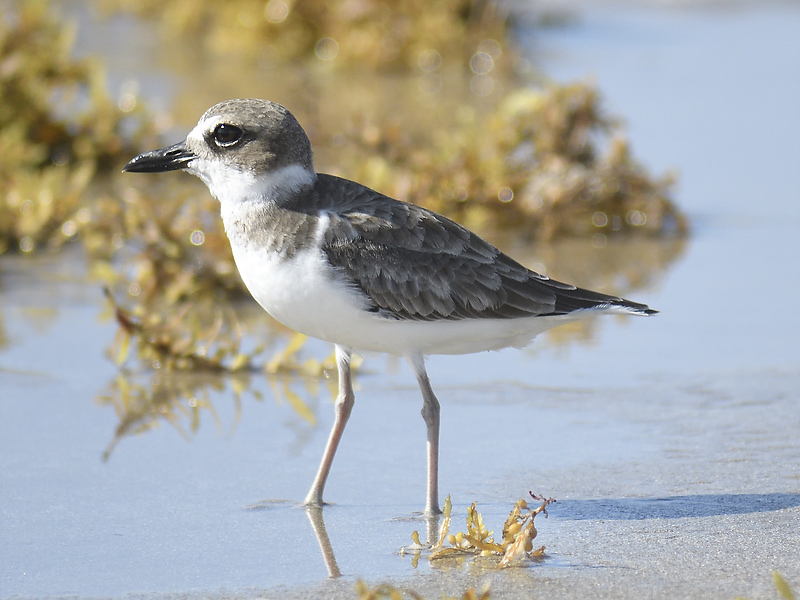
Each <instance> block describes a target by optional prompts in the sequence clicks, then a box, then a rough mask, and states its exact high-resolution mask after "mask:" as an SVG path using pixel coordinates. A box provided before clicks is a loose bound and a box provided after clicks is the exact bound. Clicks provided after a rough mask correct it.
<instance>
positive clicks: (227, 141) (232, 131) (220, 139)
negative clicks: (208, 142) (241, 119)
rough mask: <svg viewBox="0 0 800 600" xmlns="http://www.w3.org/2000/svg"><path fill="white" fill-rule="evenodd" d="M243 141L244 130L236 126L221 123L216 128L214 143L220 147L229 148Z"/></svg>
mask: <svg viewBox="0 0 800 600" xmlns="http://www.w3.org/2000/svg"><path fill="white" fill-rule="evenodd" d="M241 139H242V130H241V129H239V128H238V127H236V125H229V124H227V123H220V124H219V125H217V126H216V127H215V128H214V141H215V142H216V143H217V145H218V146H221V147H223V148H227V147H229V146H233V145H234V144H235V143H236V142H238V141H239V140H241Z"/></svg>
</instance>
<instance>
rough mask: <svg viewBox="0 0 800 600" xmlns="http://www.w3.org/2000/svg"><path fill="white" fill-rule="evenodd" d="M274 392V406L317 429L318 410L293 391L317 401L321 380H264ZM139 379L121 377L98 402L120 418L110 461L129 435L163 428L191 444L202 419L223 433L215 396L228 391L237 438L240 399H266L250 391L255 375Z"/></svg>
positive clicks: (157, 374)
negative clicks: (162, 425)
mask: <svg viewBox="0 0 800 600" xmlns="http://www.w3.org/2000/svg"><path fill="white" fill-rule="evenodd" d="M265 377H266V378H267V381H268V382H269V385H270V388H271V390H272V392H273V397H274V399H275V402H276V403H278V404H280V403H281V402H282V401H283V400H286V401H287V402H288V404H289V405H290V406H291V407H292V409H293V410H294V411H295V413H297V415H298V416H299V417H301V418H302V420H303V421H304V422H306V423H308V424H309V425H310V426H311V427H313V426H314V425H315V424H316V417H315V409H314V408H312V407H310V406H309V405H308V403H307V402H305V401H304V400H303V399H302V397H301V395H300V394H298V393H297V392H296V391H295V390H293V389H292V387H291V386H292V385H293V384H296V383H301V384H303V387H304V389H305V392H306V395H307V397H309V398H318V397H319V393H320V382H321V381H327V380H324V379H323V380H320V379H319V378H307V377H305V378H304V377H288V376H281V375H265ZM139 379H140V377H139V376H136V375H133V374H130V373H123V374H121V375H119V376H118V377H117V378H116V379H115V380H114V381H113V382H112V383H111V384H110V385H109V388H108V390H107V391H106V392H105V393H104V394H102V395H100V396H99V397H98V401H99V402H100V404H102V405H110V406H112V407H113V408H114V411H115V412H116V414H117V417H118V418H119V424H118V425H117V428H116V430H115V432H114V438H113V439H112V441H111V443H110V444H109V446H108V448H106V450H105V452H104V453H103V460H108V458H109V457H110V456H111V453H112V452H113V451H114V449H115V448H116V446H117V444H118V443H119V442H120V441H121V440H122V439H123V438H125V437H127V436H129V435H138V434H142V433H144V432H147V431H150V430H151V429H154V428H155V427H157V426H158V425H159V424H160V423H161V422H166V423H168V424H169V425H171V426H172V427H173V428H174V429H175V430H176V431H177V432H178V433H179V434H180V435H181V437H183V438H184V439H187V440H188V439H189V438H190V437H191V436H192V435H194V434H195V433H197V431H198V430H199V428H200V424H201V420H202V417H203V415H204V414H205V415H206V418H210V419H211V420H212V421H213V422H214V424H215V426H216V428H217V429H218V430H221V429H222V428H223V424H222V421H221V419H220V416H219V414H218V412H217V410H216V408H215V406H214V401H213V400H212V394H213V393H215V392H216V393H223V392H225V391H226V389H227V388H228V384H229V385H230V388H231V391H232V393H230V392H229V393H228V394H226V396H229V397H230V398H231V400H232V401H233V403H234V417H233V420H232V423H231V424H230V431H231V432H233V431H235V429H236V426H237V425H238V423H239V421H240V419H241V415H242V397H243V396H244V395H245V394H249V395H251V396H252V397H253V398H254V399H255V400H257V401H262V400H263V395H262V393H261V392H260V391H259V390H258V389H255V388H254V387H253V385H252V373H246V372H237V373H234V374H218V373H203V372H194V371H188V372H187V371H173V372H162V371H155V372H153V373H152V375H151V376H150V377H149V378H147V380H146V381H145V382H140V381H139Z"/></svg>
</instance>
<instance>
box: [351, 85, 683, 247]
mask: <svg viewBox="0 0 800 600" xmlns="http://www.w3.org/2000/svg"><path fill="white" fill-rule="evenodd" d="M460 113H461V115H462V118H461V119H460V120H459V121H458V123H457V124H456V125H455V126H454V127H450V126H447V127H441V128H439V129H435V130H434V131H433V133H432V134H430V140H429V141H428V142H427V143H420V141H419V140H415V139H413V137H412V136H410V135H408V134H406V133H404V131H405V129H404V128H403V127H401V126H399V125H398V124H397V123H388V124H384V125H383V126H380V125H379V126H361V127H354V128H351V129H350V131H349V132H348V139H349V141H350V142H351V145H352V147H353V148H354V149H355V151H354V152H349V153H341V154H340V156H343V158H342V159H341V160H342V161H343V164H341V165H338V166H337V167H338V169H339V170H341V171H343V172H345V173H347V174H348V175H353V176H354V177H353V178H354V179H357V180H359V181H362V182H364V183H365V184H367V185H370V186H372V187H377V188H378V189H381V190H383V191H385V192H387V193H388V194H389V195H395V196H396V197H405V199H407V200H409V201H411V202H414V203H416V204H421V205H424V206H427V207H429V208H431V209H433V210H436V211H438V212H443V213H447V214H448V215H449V216H451V217H452V218H454V219H456V220H458V221H460V222H462V223H464V224H465V225H466V226H467V227H470V228H478V229H482V230H487V229H489V230H491V229H495V230H499V229H512V230H514V231H518V232H519V231H521V232H524V233H526V234H527V235H529V236H531V237H533V238H535V239H537V240H540V241H548V240H552V239H555V238H563V237H570V236H574V237H587V236H588V237H591V236H592V235H594V234H598V233H599V234H601V235H607V236H614V235H629V234H633V235H646V236H650V237H658V236H675V237H680V236H682V235H684V234H685V233H686V231H687V229H688V224H687V222H686V219H685V217H684V216H683V215H682V214H681V213H680V211H679V210H678V209H677V207H676V206H675V205H674V204H673V203H672V202H671V200H670V198H669V192H670V188H671V185H672V177H669V176H667V177H663V178H661V179H657V178H653V177H651V176H650V175H649V174H648V173H647V172H646V171H645V169H644V168H643V167H642V166H641V165H639V164H638V163H637V162H636V161H635V160H634V159H633V158H632V157H631V152H630V148H629V146H628V144H627V142H626V141H625V139H624V138H623V137H622V135H621V134H620V132H619V128H618V125H617V124H616V123H615V121H614V120H613V119H612V118H610V117H608V116H607V115H606V114H604V111H603V110H602V108H601V106H600V100H599V98H598V93H597V91H596V90H595V89H594V88H592V87H591V86H588V85H585V84H571V85H551V86H548V87H546V88H544V89H538V90H537V89H523V90H519V91H517V92H514V93H512V94H510V95H509V96H508V97H506V98H505V99H504V100H503V101H502V102H500V104H499V106H497V107H496V108H495V109H493V110H491V111H489V113H488V114H486V115H481V116H478V115H477V114H476V113H475V111H471V110H470V109H469V108H467V107H464V109H463V110H462V111H460Z"/></svg>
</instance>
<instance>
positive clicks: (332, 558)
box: [305, 506, 441, 578]
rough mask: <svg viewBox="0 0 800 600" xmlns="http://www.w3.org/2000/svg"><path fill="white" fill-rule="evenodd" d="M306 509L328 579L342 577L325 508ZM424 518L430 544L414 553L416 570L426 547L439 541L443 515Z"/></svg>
mask: <svg viewBox="0 0 800 600" xmlns="http://www.w3.org/2000/svg"><path fill="white" fill-rule="evenodd" d="M305 509H306V515H307V516H308V521H309V523H311V529H313V531H314V535H315V536H316V537H317V543H319V549H320V551H321V552H322V559H323V560H324V561H325V567H326V568H327V570H328V577H331V578H336V577H341V576H342V572H341V570H340V569H339V564H338V563H337V562H336V555H335V554H334V551H333V545H332V544H331V540H330V538H329V537H328V530H327V528H326V527H325V514H324V511H325V507H324V506H306V507H305ZM422 518H424V519H425V526H426V529H427V532H428V543H427V546H421V545H420V546H419V551H415V552H412V554H413V558H412V566H413V567H414V568H416V567H417V563H418V561H419V557H420V552H421V550H422V549H423V548H424V547H428V548H430V547H431V546H433V545H434V544H436V542H437V540H438V539H439V520H440V518H441V515H439V514H436V515H423V516H422Z"/></svg>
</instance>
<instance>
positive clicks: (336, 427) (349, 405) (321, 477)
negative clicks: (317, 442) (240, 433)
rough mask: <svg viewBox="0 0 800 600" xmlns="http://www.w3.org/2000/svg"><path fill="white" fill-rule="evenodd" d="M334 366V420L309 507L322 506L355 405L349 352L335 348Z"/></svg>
mask: <svg viewBox="0 0 800 600" xmlns="http://www.w3.org/2000/svg"><path fill="white" fill-rule="evenodd" d="M336 366H337V367H338V369H339V395H338V396H337V397H336V404H335V405H334V415H335V416H334V419H333V428H332V429H331V434H330V436H329V437H328V444H327V445H326V446H325V452H323V454H322V462H321V463H320V465H319V470H318V471H317V476H316V477H315V478H314V483H313V484H312V485H311V489H310V490H309V492H308V495H307V496H306V500H305V504H307V505H311V506H322V504H323V502H322V492H323V490H324V489H325V482H326V481H327V479H328V473H330V470H331V465H332V464H333V457H334V455H335V454H336V449H337V448H338V447H339V442H340V441H341V439H342V434H343V433H344V428H345V425H347V420H348V419H349V418H350V412H351V411H352V410H353V404H355V400H356V398H355V394H353V384H352V381H351V379H350V350H348V349H346V348H342V347H341V346H336Z"/></svg>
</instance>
